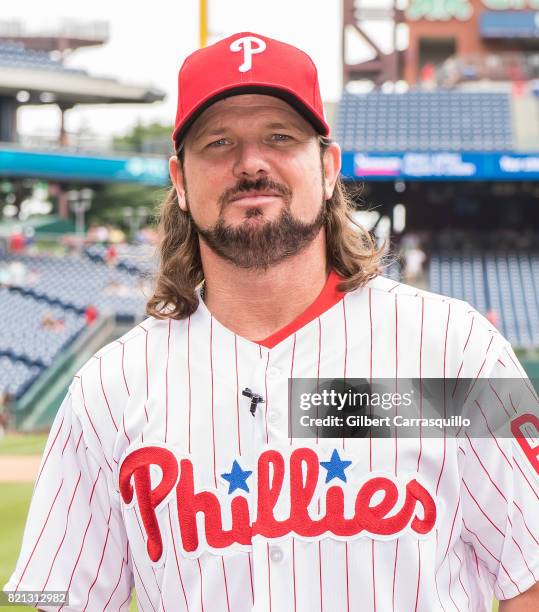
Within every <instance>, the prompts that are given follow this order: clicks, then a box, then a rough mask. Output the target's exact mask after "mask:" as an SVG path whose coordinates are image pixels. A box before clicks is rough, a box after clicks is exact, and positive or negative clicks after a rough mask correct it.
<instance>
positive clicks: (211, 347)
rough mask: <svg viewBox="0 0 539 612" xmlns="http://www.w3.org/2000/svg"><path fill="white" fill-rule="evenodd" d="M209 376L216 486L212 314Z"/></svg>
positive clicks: (211, 321) (215, 479)
mask: <svg viewBox="0 0 539 612" xmlns="http://www.w3.org/2000/svg"><path fill="white" fill-rule="evenodd" d="M210 376H211V439H212V447H213V480H214V482H215V488H217V464H216V460H215V417H214V413H213V409H214V406H213V402H214V397H213V392H214V391H213V316H210Z"/></svg>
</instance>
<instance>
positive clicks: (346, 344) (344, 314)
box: [342, 295, 348, 586]
mask: <svg viewBox="0 0 539 612" xmlns="http://www.w3.org/2000/svg"><path fill="white" fill-rule="evenodd" d="M345 298H346V295H344V296H343V299H342V315H343V324H344V365H343V380H344V381H346V358H347V356H348V333H347V331H346V306H345V304H344V301H345ZM345 441H346V438H345V437H344V435H343V438H342V448H343V450H345V448H346V442H345ZM347 563H348V560H347ZM347 569H348V568H347ZM347 586H348V585H347Z"/></svg>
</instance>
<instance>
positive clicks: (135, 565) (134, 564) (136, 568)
mask: <svg viewBox="0 0 539 612" xmlns="http://www.w3.org/2000/svg"><path fill="white" fill-rule="evenodd" d="M133 566H134V568H135V571H136V572H137V576H138V579H139V580H140V584H142V588H143V589H144V592H145V593H146V597H147V598H148V601H149V602H150V606H152V610H153V611H154V612H157V611H156V609H155V608H154V607H153V604H152V600H151V599H150V595H149V594H148V591H147V589H146V585H145V584H144V581H143V580H142V576H141V575H140V572H139V570H138V567H137V564H136V563H135V558H134V557H133ZM137 599H138V598H137ZM137 604H139V605H140V601H137Z"/></svg>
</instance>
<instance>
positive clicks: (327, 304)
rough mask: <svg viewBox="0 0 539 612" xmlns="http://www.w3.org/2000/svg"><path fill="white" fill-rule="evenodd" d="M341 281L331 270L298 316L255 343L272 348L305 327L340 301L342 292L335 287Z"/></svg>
mask: <svg viewBox="0 0 539 612" xmlns="http://www.w3.org/2000/svg"><path fill="white" fill-rule="evenodd" d="M340 282H342V278H341V277H340V276H339V275H338V274H337V273H336V272H335V271H334V270H332V271H331V272H330V273H329V276H328V278H327V280H326V284H325V285H324V288H323V289H322V291H321V292H320V295H319V296H318V297H317V298H316V300H315V301H314V302H313V303H312V304H311V305H310V306H308V307H307V308H306V309H305V310H304V311H303V312H302V313H301V314H300V315H299V316H297V317H296V318H295V319H294V320H293V321H292V322H291V323H289V324H288V325H285V326H284V327H282V328H281V329H279V330H277V331H276V332H273V334H271V335H270V336H268V337H267V338H264V340H259V341H258V342H257V344H261V345H262V346H265V347H266V348H269V349H271V348H273V347H274V346H276V345H277V344H279V342H282V341H283V340H285V339H286V338H288V336H291V335H292V334H294V333H295V332H297V331H298V330H299V329H301V328H302V327H305V325H307V323H310V322H311V321H313V320H314V319H316V318H317V317H319V316H320V315H321V314H323V313H324V312H326V310H329V309H330V308H331V307H332V306H335V304H337V302H340V300H342V298H343V297H344V292H342V291H339V290H338V289H337V285H338V284H339V283H340Z"/></svg>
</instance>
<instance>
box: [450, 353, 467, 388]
mask: <svg viewBox="0 0 539 612" xmlns="http://www.w3.org/2000/svg"><path fill="white" fill-rule="evenodd" d="M463 366H464V360H463V361H461V362H460V366H459V369H458V370H457V375H456V376H455V384H454V385H453V391H452V392H451V397H455V392H456V390H457V385H458V384H459V376H460V373H461V371H462V368H463Z"/></svg>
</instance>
